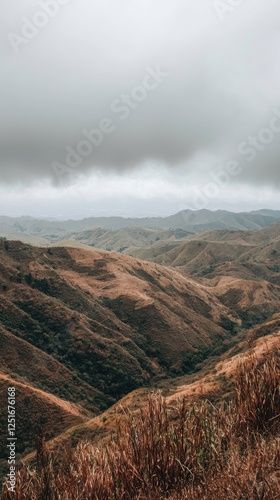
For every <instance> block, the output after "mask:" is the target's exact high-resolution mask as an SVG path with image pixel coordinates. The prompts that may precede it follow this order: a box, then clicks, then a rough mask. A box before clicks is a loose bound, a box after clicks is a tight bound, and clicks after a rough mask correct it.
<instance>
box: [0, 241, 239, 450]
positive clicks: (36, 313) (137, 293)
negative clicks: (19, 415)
mask: <svg viewBox="0 0 280 500" xmlns="http://www.w3.org/2000/svg"><path fill="white" fill-rule="evenodd" d="M0 258H1V264H0V296H1V309H0V349H1V370H2V372H3V374H4V375H6V376H9V377H11V378H12V379H13V381H15V383H16V382H17V383H19V384H22V385H20V387H21V388H22V387H24V393H25V394H26V393H28V391H30V394H33V392H34V390H40V391H43V392H44V394H45V398H43V400H42V403H40V405H38V411H37V412H36V413H35V414H34V415H33V414H32V411H33V410H32V408H30V418H31V415H32V418H33V416H34V418H35V420H34V426H33V427H32V428H31V429H28V432H27V433H26V434H25V433H23V434H22V439H23V442H24V443H25V446H26V450H28V449H30V447H32V445H33V443H34V439H35V435H36V429H37V427H38V425H39V422H40V421H41V418H42V417H43V416H44V414H45V413H46V411H48V409H47V405H46V406H44V401H45V402H47V401H49V399H50V397H51V396H54V397H57V398H59V399H61V400H64V401H67V402H71V403H73V404H76V405H78V406H80V407H82V408H83V409H84V410H85V412H86V411H87V412H90V415H89V414H88V418H90V416H91V417H93V416H94V415H97V414H98V413H100V412H101V411H102V410H104V409H106V408H108V407H109V406H110V405H112V404H113V403H114V402H116V401H118V400H119V399H120V398H121V397H122V396H124V395H125V394H128V393H129V392H130V391H132V390H134V389H137V388H138V387H143V386H144V387H145V386H147V387H149V386H151V385H152V384H153V383H154V381H156V380H160V379H162V378H166V377H174V376H178V375H182V374H184V373H188V372H189V371H191V370H192V369H193V368H194V366H195V365H196V363H197V362H198V361H201V360H202V359H204V358H205V357H206V356H207V355H208V354H209V353H211V352H212V351H213V350H214V349H215V348H216V347H217V345H220V344H221V343H223V342H226V341H227V340H228V339H230V338H232V337H233V336H234V333H235V330H236V328H238V321H239V320H238V318H237V317H235V316H234V314H232V313H231V312H230V311H229V310H228V308H227V307H226V306H224V305H223V304H221V303H220V302H219V301H218V300H217V299H216V298H215V297H213V296H211V294H209V293H208V292H207V291H206V290H205V288H204V287H201V286H200V285H199V284H196V283H195V282H194V281H192V280H190V279H189V278H185V277H183V276H182V275H181V274H179V273H177V272H176V271H173V270H171V269H167V268H164V267H161V266H157V265H156V264H153V263H144V262H142V261H139V260H137V259H133V258H131V257H127V256H122V255H120V254H113V253H106V252H101V251H94V252H93V251H84V250H79V249H73V248H53V249H48V250H47V249H39V248H35V247H31V246H28V245H24V244H22V243H20V242H8V241H2V243H1V249H0ZM228 317H230V318H231V319H230V320H228V319H227V318H228ZM20 391H21V389H20ZM36 394H37V393H36ZM2 397H3V398H4V397H5V391H4V392H3V395H2ZM30 397H32V396H30ZM22 404H23V405H24V398H19V400H18V405H19V407H18V411H19V412H21V405H22ZM25 411H27V413H28V411H29V410H28V408H27V409H26V410H25ZM33 413H34V412H33ZM3 418H4V417H3ZM37 424H38V425H37ZM0 431H1V437H2V436H3V435H5V432H6V429H5V426H4V423H3V425H2V426H1V427H0ZM60 431H61V428H56V427H55V428H54V430H53V432H54V434H55V435H57V434H59V433H60ZM3 433H4V434H3ZM52 435H53V434H52Z"/></svg>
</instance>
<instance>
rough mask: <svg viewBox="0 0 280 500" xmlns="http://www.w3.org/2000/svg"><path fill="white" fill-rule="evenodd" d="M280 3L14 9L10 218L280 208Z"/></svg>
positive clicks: (63, 1) (136, 0) (6, 13)
mask: <svg viewBox="0 0 280 500" xmlns="http://www.w3.org/2000/svg"><path fill="white" fill-rule="evenodd" d="M279 18H280V4H279V1H277V0H266V1H265V2H264V0H224V1H223V0H195V1H194V0H118V1H116V0H102V1H101V0H99V1H97V0H82V1H78V0H37V1H33V0H26V1H25V2H22V1H21V0H14V1H13V2H8V1H5V2H4V5H3V6H1V20H0V27H1V33H2V36H1V39H0V57H1V79H0V82H1V83H0V85H1V92H0V117H1V118H0V128H1V129H0V214H5V215H11V216H19V215H23V214H29V215H33V216H38V217H39V216H40V217H58V218H70V217H71V218H82V217H87V216H93V215H114V214H115V215H124V216H139V217H141V216H153V215H162V216H164V215H168V214H170V213H175V212H176V211H179V210H183V209H192V210H199V209H203V208H207V209H210V210H216V209H226V210H232V211H236V212H240V211H243V210H244V211H245V210H246V211H249V210H254V209H261V208H273V209H280V204H279V194H280V176H279V157H280V155H279V153H280V140H279V139H280V95H279V88H280V85H279V83H280V82H279V79H280V50H279V49H280V30H279Z"/></svg>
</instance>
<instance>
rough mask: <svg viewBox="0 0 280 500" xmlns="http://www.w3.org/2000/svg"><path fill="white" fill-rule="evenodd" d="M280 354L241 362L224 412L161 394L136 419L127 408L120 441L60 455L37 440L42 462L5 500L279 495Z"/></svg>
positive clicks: (262, 498)
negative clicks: (232, 397) (173, 400)
mask: <svg viewBox="0 0 280 500" xmlns="http://www.w3.org/2000/svg"><path fill="white" fill-rule="evenodd" d="M279 358H280V356H279V352H277V351H275V352H272V353H270V354H268V355H267V359H266V360H265V361H262V362H261V363H260V362H258V361H257V360H256V359H255V358H254V357H252V358H250V359H249V361H246V362H245V363H244V364H242V365H240V367H239V370H238V374H237V379H236V391H235V400H234V401H233V402H232V403H230V404H223V405H220V406H219V407H215V406H213V405H212V404H211V403H210V402H209V401H203V402H200V403H195V404H194V403H192V404H189V403H188V402H187V400H186V399H185V400H182V401H181V402H178V403H177V404H176V406H174V407H171V406H168V404H167V402H166V400H165V399H164V398H163V397H162V396H161V394H159V393H157V394H154V395H152V396H150V397H149V399H148V402H147V406H146V407H145V409H143V410H141V412H140V415H138V416H137V417H134V416H133V415H132V414H131V413H130V412H129V411H128V410H126V409H123V413H122V415H121V417H119V419H118V424H117V437H115V438H114V439H112V441H111V442H110V443H109V445H107V446H105V445H104V446H102V447H100V448H97V447H96V446H94V445H93V444H91V443H90V442H80V443H79V445H78V447H77V448H76V449H75V450H71V449H67V450H66V449H65V450H64V451H61V453H59V454H57V453H56V454H54V453H50V452H49V451H48V450H47V447H46V444H45V442H44V439H43V437H42V436H41V437H39V438H38V446H37V464H36V466H34V468H33V469H30V468H28V467H26V466H25V467H23V469H22V470H21V471H19V472H18V477H17V493H16V495H13V496H10V495H9V493H8V492H7V490H6V489H5V488H4V492H3V494H2V499H3V500H8V499H11V498H13V499H18V500H19V499H20V500H21V499H23V500H35V499H36V500H37V499H42V500H72V499H77V500H87V499H96V500H106V499H115V500H120V499H123V500H131V499H151V500H152V499H154V500H155V499H157V500H158V499H163V498H170V499H173V500H175V499H177V500H179V499H180V500H181V499H184V498H186V499H191V500H203V499H205V500H206V499H207V500H212V499H213V500H214V499H215V500H216V499H219V500H220V499H221V500H222V499H227V500H231V499H232V500H235V499H240V500H241V499H244V500H245V499H247V500H250V499H255V500H270V499H277V498H280V496H279V491H280V488H279V486H280V470H279V459H280V447H279V414H280V390H279V375H280V366H279Z"/></svg>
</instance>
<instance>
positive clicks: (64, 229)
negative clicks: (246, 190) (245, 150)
mask: <svg viewBox="0 0 280 500" xmlns="http://www.w3.org/2000/svg"><path fill="white" fill-rule="evenodd" d="M278 220H280V211H274V210H258V211H253V212H248V213H247V212H244V213H235V212H227V211H225V210H217V211H215V212H212V211H210V210H199V211H191V210H184V211H182V212H179V213H177V214H175V215H171V216H169V217H162V218H160V217H150V218H123V217H91V218H87V219H82V220H67V221H54V220H52V221H49V220H46V219H44V220H42V219H34V218H32V217H28V216H26V217H18V218H11V217H6V216H0V237H1V236H2V237H7V238H8V239H19V240H21V241H24V242H26V243H31V244H35V245H36V244H37V245H46V244H49V243H54V242H57V241H62V240H66V241H67V240H69V239H70V240H73V239H74V240H77V241H79V242H81V243H85V244H89V245H92V246H96V247H98V248H104V249H106V250H116V251H118V250H119V248H122V247H126V248H130V247H133V246H135V247H142V246H150V245H151V244H152V243H153V242H154V241H156V240H157V241H158V240H165V241H166V240H168V239H171V240H174V239H175V240H176V239H180V238H185V237H187V236H188V235H189V234H195V233H200V232H205V231H208V230H212V229H227V230H242V231H243V230H254V229H258V228H262V227H266V226H268V225H270V224H273V223H274V222H276V221H278ZM97 229H99V231H96V230H97ZM123 229H125V230H126V232H124V231H121V230H123ZM140 229H146V230H147V229H150V230H151V231H146V232H145V231H141V230H140ZM100 230H101V231H100ZM166 230H167V231H169V233H166V232H163V233H161V232H160V233H158V234H157V233H156V232H155V231H166ZM90 231H92V233H91V232H90ZM127 240H128V242H127Z"/></svg>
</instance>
